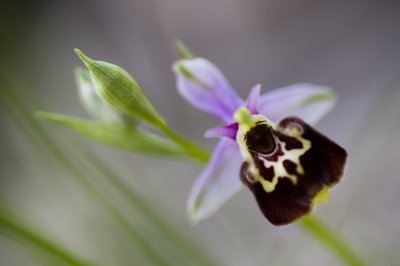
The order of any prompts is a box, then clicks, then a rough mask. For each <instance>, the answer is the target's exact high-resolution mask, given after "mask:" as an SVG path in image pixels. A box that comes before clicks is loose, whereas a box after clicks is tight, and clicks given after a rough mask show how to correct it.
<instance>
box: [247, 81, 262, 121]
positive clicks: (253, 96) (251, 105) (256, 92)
mask: <svg viewBox="0 0 400 266" xmlns="http://www.w3.org/2000/svg"><path fill="white" fill-rule="evenodd" d="M260 92H261V85H260V84H257V85H255V86H254V87H253V88H252V89H251V90H250V93H249V97H248V98H247V101H246V107H247V109H249V111H250V112H251V113H252V114H257V113H259V104H260Z"/></svg>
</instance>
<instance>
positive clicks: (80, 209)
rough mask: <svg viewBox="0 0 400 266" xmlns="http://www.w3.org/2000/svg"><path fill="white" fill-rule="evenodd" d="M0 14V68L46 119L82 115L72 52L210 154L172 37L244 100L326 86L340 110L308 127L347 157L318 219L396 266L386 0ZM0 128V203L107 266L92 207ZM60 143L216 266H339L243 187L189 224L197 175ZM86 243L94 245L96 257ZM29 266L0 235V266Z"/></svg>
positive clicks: (40, 7) (398, 230)
mask: <svg viewBox="0 0 400 266" xmlns="http://www.w3.org/2000/svg"><path fill="white" fill-rule="evenodd" d="M0 5H1V6H0V22H1V24H0V31H1V32H0V48H1V50H0V60H1V61H0V64H1V65H2V67H4V68H6V69H7V70H8V71H10V72H11V73H13V75H15V76H16V77H17V78H18V79H19V80H20V81H21V83H23V84H25V85H26V86H27V87H28V88H29V89H30V90H31V91H32V92H33V93H34V94H35V95H36V97H37V98H39V99H40V100H41V101H43V102H44V103H45V104H46V105H47V107H48V108H49V110H50V111H55V112H59V113H65V114H70V115H75V116H81V117H88V116H87V114H86V113H85V112H84V110H83V108H82V107H80V103H79V100H78V97H77V94H76V88H75V83H74V78H73V67H74V66H76V65H80V66H81V65H82V64H81V62H80V61H79V60H78V58H77V57H76V56H75V54H74V53H73V48H75V47H76V48H79V49H81V50H82V51H84V52H85V53H86V54H87V55H88V56H90V57H92V58H94V59H102V60H105V61H109V62H113V63H115V64H118V65H120V66H122V67H124V68H125V69H126V70H127V71H128V72H130V73H132V74H133V75H134V76H135V77H136V79H137V80H138V81H139V83H140V84H141V85H142V87H143V88H144V90H145V93H146V95H147V96H148V97H149V98H150V99H151V101H152V102H153V104H154V105H155V106H156V108H157V109H158V110H159V111H160V112H161V113H162V114H163V115H164V116H165V117H166V118H167V120H168V121H169V123H170V124H171V125H173V126H174V127H175V128H176V130H177V131H179V132H180V133H182V134H184V135H185V136H187V137H189V138H192V139H193V140H195V141H197V142H199V143H200V144H201V145H203V146H205V147H208V148H210V149H211V148H212V147H213V145H214V144H215V141H214V140H208V139H203V137H202V136H203V132H204V131H205V130H206V129H207V128H209V127H212V126H215V125H216V124H217V123H218V121H216V120H215V119H214V118H211V117H209V116H208V115H206V114H204V113H201V112H199V111H197V110H195V109H193V108H192V107H191V106H189V105H188V104H187V103H186V102H185V101H184V100H183V99H182V98H180V97H179V96H178V94H177V93H176V91H175V87H174V86H175V84H174V76H173V74H172V72H171V70H170V66H171V63H173V62H174V60H176V56H175V54H174V53H173V51H172V49H171V44H172V41H173V39H174V38H179V39H181V40H183V41H184V42H185V43H187V44H188V46H189V47H191V48H192V50H193V51H194V52H195V53H196V54H197V55H201V56H202V57H205V58H208V59H210V60H211V61H213V62H214V63H215V64H216V65H217V66H218V67H219V68H220V69H221V70H222V71H223V72H224V73H225V75H226V76H227V78H228V79H229V80H230V82H231V84H232V85H233V86H234V87H235V89H236V90H237V91H238V92H239V94H240V95H241V96H243V97H245V96H246V95H247V93H248V90H249V89H250V88H251V87H252V86H253V85H254V84H256V83H261V84H262V85H263V91H264V92H265V91H267V90H271V89H274V88H278V87H281V86H286V85H290V84H292V83H297V82H310V83H317V84H323V85H328V86H330V87H332V88H334V89H335V91H336V92H337V94H338V98H339V101H338V104H337V106H336V108H335V109H334V111H332V112H331V113H330V114H329V115H328V116H327V117H326V119H323V120H322V122H321V123H320V124H319V125H318V127H317V128H318V129H319V130H320V131H322V132H324V133H325V134H327V135H328V136H330V137H331V138H332V139H333V140H335V141H336V142H338V143H339V144H341V145H342V146H344V147H346V148H347V150H348V152H349V162H348V165H347V169H346V174H345V176H344V177H343V180H342V182H341V183H340V185H338V186H337V187H335V188H334V189H333V190H332V195H331V196H332V197H331V200H330V201H329V202H328V203H327V204H324V205H320V206H318V207H317V208H316V212H317V213H318V214H319V216H320V217H322V218H323V219H324V220H325V221H327V222H328V223H329V224H330V225H331V226H332V227H333V228H334V229H335V230H337V231H338V233H340V234H341V235H343V237H344V238H345V239H346V240H347V241H348V243H349V245H351V246H353V247H354V249H355V250H356V251H357V252H359V253H360V254H362V255H363V256H364V258H366V259H367V261H368V263H369V265H398V264H399V263H400V262H399V260H400V255H399V253H398V251H399V247H400V223H399V219H400V208H399V206H400V197H399V196H398V189H400V177H399V171H400V165H399V158H400V141H399V137H398V136H399V131H400V119H399V117H400V79H399V78H400V75H399V73H400V72H399V70H400V52H399V47H400V3H399V2H398V1H395V0H393V1H390V0H382V1H378V0H375V1H372V0H364V1H362V0H358V1H357V0H355V1H316V0H292V1H289V0H284V1H282V0H280V1H279V0H264V1H263V0H219V1H212V0H202V1H194V0H193V1H192V0H187V1H184V0H130V1H129V0H115V1H106V0H98V1H95V0H83V1H76V0H75V1H63V0H57V1H44V0H43V1H39V0H37V1H22V0H2V1H1V2H0ZM0 119H1V121H0V123H1V126H0V128H1V131H0V134H1V135H0V136H1V138H0V145H1V150H2V152H1V153H0V160H1V161H0V185H1V187H0V193H1V197H2V198H6V199H8V200H9V201H11V202H13V203H14V204H15V205H16V206H19V207H20V208H22V209H25V210H28V212H29V215H30V217H32V219H33V221H35V222H36V223H37V224H40V225H42V227H43V228H46V230H48V231H49V232H51V233H52V234H54V235H55V236H57V237H58V239H60V240H61V241H62V242H63V243H66V244H68V245H71V246H72V247H74V249H75V250H77V251H80V252H82V253H83V252H86V253H89V254H92V256H94V257H98V258H103V259H104V261H105V262H107V251H105V250H112V249H113V248H116V246H113V245H114V244H115V243H117V242H118V240H117V239H115V240H114V241H115V242H113V241H111V240H110V241H108V240H107V239H105V238H104V239H102V236H101V233H98V234H96V236H95V237H94V236H93V234H91V232H92V231H95V232H104V230H107V229H106V228H107V225H106V224H102V222H101V220H98V219H95V218H93V217H97V216H96V215H97V214H96V209H95V207H93V206H92V205H91V204H90V203H88V202H90V201H88V200H87V199H86V198H85V196H83V195H81V194H80V193H78V192H76V188H74V185H73V184H72V181H69V180H68V178H67V177H65V178H62V177H63V176H64V173H62V172H59V171H58V169H57V168H55V167H54V166H53V165H52V164H49V162H48V160H46V158H45V157H43V156H39V155H40V150H37V148H36V147H35V146H34V145H32V144H31V142H30V140H29V138H26V136H25V135H23V133H22V132H21V130H20V128H19V127H18V126H16V125H15V123H14V121H13V120H12V119H11V117H10V116H9V114H7V113H4V110H3V109H2V113H1V114H0ZM71 135H73V136H74V137H75V138H77V139H79V140H80V141H81V142H82V143H83V144H84V145H86V146H88V147H90V148H91V149H93V150H94V151H95V152H96V153H97V154H99V155H100V156H101V157H102V158H103V159H104V160H105V161H107V163H108V165H109V166H111V167H112V168H114V169H116V170H117V172H118V173H120V174H121V175H122V176H123V177H124V179H125V181H126V182H127V184H129V185H130V186H132V187H136V188H138V189H139V190H140V191H141V192H142V194H143V196H144V197H146V198H147V199H148V200H149V201H152V202H154V203H155V204H156V205H157V206H159V207H160V208H161V209H163V211H164V212H165V213H167V214H168V216H170V217H169V218H170V219H171V220H172V221H174V223H176V224H177V225H179V226H180V227H181V228H182V230H183V231H184V232H185V233H186V234H188V235H191V236H192V237H194V238H196V239H198V242H199V243H201V244H202V245H203V246H204V247H205V248H206V249H207V250H208V251H209V252H210V253H211V254H212V255H213V256H214V257H215V258H217V259H218V260H219V261H220V262H221V263H222V264H223V265H304V266H310V265H311V266H312V265H338V264H337V262H336V261H335V260H334V259H333V258H332V257H331V256H330V255H329V254H328V253H327V252H326V251H325V250H324V249H323V248H322V247H320V246H319V244H318V243H316V242H315V241H314V240H312V239H311V238H310V237H309V236H308V235H307V234H305V233H304V232H303V231H301V230H300V229H299V228H298V227H297V226H296V225H290V226H286V227H278V228H277V227H273V226H272V225H270V224H268V223H267V222H266V221H265V220H264V219H263V217H262V215H261V213H260V212H259V210H258V208H257V206H256V204H255V202H254V200H253V196H252V195H251V194H250V193H249V192H247V191H246V190H243V191H242V192H241V193H239V194H238V195H237V196H235V197H234V198H233V200H231V201H230V202H229V203H228V204H227V205H226V206H225V207H223V209H222V210H221V211H220V212H219V213H218V214H217V215H215V216H213V217H212V218H211V219H209V220H207V221H205V222H202V223H201V224H199V225H198V226H196V227H191V226H190V225H189V223H188V222H187V219H186V212H185V203H186V197H187V195H188V192H189V190H190V187H191V184H192V182H193V181H194V179H195V177H196V175H197V173H198V172H199V171H200V169H201V168H200V166H197V165H194V164H190V163H185V162H174V161H165V160H160V159H154V158H148V157H144V156H141V155H136V154H131V153H127V152H124V151H119V150H116V149H113V148H109V147H103V146H101V145H98V144H95V143H92V142H90V141H86V140H84V139H83V138H80V137H79V136H77V135H75V134H71ZM104 223H105V222H104ZM106 242H107V243H108V244H105V243H106ZM93 243H102V244H101V245H102V247H103V249H99V248H97V247H96V246H95V245H93ZM125 248H126V249H127V250H129V248H127V247H125ZM118 249H119V248H118ZM110 252H111V251H110ZM22 253H24V252H22ZM30 263H32V262H31V261H30V260H29V257H25V256H23V255H21V252H20V250H19V248H17V247H16V246H14V245H13V244H12V243H10V242H9V241H6V240H5V239H2V238H0V265H30ZM106 264H107V263H106ZM108 265H112V262H109V264H108Z"/></svg>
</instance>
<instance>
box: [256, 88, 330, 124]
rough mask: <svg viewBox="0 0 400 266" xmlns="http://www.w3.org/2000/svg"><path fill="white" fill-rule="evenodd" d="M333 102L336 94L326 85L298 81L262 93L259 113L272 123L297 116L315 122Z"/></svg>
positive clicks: (325, 112)
mask: <svg viewBox="0 0 400 266" xmlns="http://www.w3.org/2000/svg"><path fill="white" fill-rule="evenodd" d="M335 103H336V95H335V93H334V92H333V91H332V90H331V89H329V88H328V87H325V86H320V85H314V84H307V83H299V84H294V85H291V86H288V87H284V88H280V89H277V90H273V91H270V92H267V93H265V94H263V95H262V96H261V98H260V113H261V114H263V115H264V116H266V117H267V118H268V119H269V120H271V121H272V122H273V123H278V122H279V121H280V120H282V119H283V118H285V117H288V116H297V117H299V118H301V119H302V120H304V121H305V122H307V123H309V124H316V123H317V122H318V121H319V120H320V119H321V118H322V117H323V116H324V115H326V114H327V113H328V112H329V111H330V110H332V108H333V107H334V105H335Z"/></svg>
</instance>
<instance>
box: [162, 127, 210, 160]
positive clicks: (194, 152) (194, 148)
mask: <svg viewBox="0 0 400 266" xmlns="http://www.w3.org/2000/svg"><path fill="white" fill-rule="evenodd" d="M160 130H161V131H162V132H163V133H164V134H165V135H166V136H167V137H169V138H170V139H171V140H173V141H174V142H175V143H176V144H178V145H180V146H181V147H182V148H184V149H185V150H186V151H187V153H188V156H189V157H191V158H193V159H195V160H197V161H199V162H200V163H202V164H205V163H207V162H208V159H209V158H210V154H209V152H208V151H207V150H205V149H203V148H202V147H200V146H198V145H197V144H195V143H193V142H190V141H189V140H187V139H185V138H184V137H182V136H180V135H179V134H177V133H175V132H174V131H172V130H171V129H170V128H169V127H168V126H167V125H160Z"/></svg>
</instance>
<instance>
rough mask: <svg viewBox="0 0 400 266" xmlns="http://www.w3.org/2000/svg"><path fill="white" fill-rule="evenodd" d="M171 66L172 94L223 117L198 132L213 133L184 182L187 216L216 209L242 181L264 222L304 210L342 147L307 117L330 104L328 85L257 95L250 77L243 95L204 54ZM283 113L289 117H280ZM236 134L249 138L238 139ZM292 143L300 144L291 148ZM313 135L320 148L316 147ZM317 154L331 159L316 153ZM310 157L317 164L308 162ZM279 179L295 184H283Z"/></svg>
mask: <svg viewBox="0 0 400 266" xmlns="http://www.w3.org/2000/svg"><path fill="white" fill-rule="evenodd" d="M172 68H173V71H174V72H175V74H176V85H177V89H178V91H179V92H180V94H181V95H182V96H183V97H184V98H185V99H186V100H187V101H188V102H189V103H191V104H192V105H193V106H195V107H196V108H198V109H200V110H202V111H204V112H207V113H209V114H212V115H214V116H216V117H217V118H219V119H220V120H222V122H223V123H224V124H223V125H221V126H218V127H215V128H212V129H209V130H207V131H206V133H205V136H206V137H219V138H221V140H220V141H219V142H218V144H217V145H216V147H215V149H214V151H213V153H212V157H211V159H210V161H209V162H208V164H207V165H206V166H205V167H204V169H203V170H202V172H201V173H200V175H199V176H198V178H197V179H196V181H195V183H194V184H193V186H192V189H191V192H190V195H189V199H188V202H187V210H188V213H189V216H190V218H191V221H192V222H193V223H196V222H199V221H201V220H204V219H206V218H208V217H210V216H211V215H212V214H213V213H215V212H216V211H218V209H219V208H220V207H221V206H222V205H223V204H224V203H225V202H226V201H227V200H229V199H230V198H231V197H232V196H233V195H234V194H235V193H237V192H238V191H239V190H240V188H241V187H242V184H241V182H242V183H243V184H244V185H246V186H247V187H248V188H249V189H250V190H251V191H252V192H253V194H254V196H255V198H256V200H257V202H258V204H259V206H260V209H261V211H262V212H263V214H264V216H265V217H266V218H267V219H268V220H269V221H270V222H271V223H273V224H276V225H279V224H286V223H289V222H292V221H294V220H295V219H297V218H299V217H301V216H302V215H304V214H306V213H308V212H309V211H310V210H311V209H312V206H313V205H314V203H316V202H318V201H321V199H323V198H324V197H326V193H325V192H327V189H328V188H329V187H331V186H332V185H333V184H334V183H335V182H337V181H338V180H339V179H340V177H341V174H342V173H343V167H344V163H345V160H346V153H345V151H344V150H343V149H342V148H341V147H340V146H338V145H336V144H334V143H333V142H331V141H330V140H329V139H327V138H326V137H324V136H322V135H321V134H320V133H318V132H317V131H315V130H314V129H313V128H312V127H311V126H310V125H309V124H315V123H316V122H317V121H319V120H320V119H321V118H322V117H323V116H324V115H325V114H327V113H328V112H329V111H330V110H331V109H332V108H333V106H334V104H335V102H336V97H335V94H334V93H333V92H332V90H330V89H329V88H327V87H325V86H320V85H314V84H307V83H301V84H294V85H291V86H288V87H284V88H280V89H277V90H273V91H270V92H267V93H265V94H262V95H260V91H261V85H256V86H254V87H253V88H252V89H251V91H250V94H249V96H248V98H247V100H246V101H244V100H242V99H241V98H240V97H239V96H238V95H237V94H236V92H235V91H234V90H233V89H232V87H231V85H230V84H229V82H228V81H227V79H226V78H225V76H224V75H223V74H222V72H221V71H220V70H219V69H218V68H217V67H216V66H215V65H213V64H212V63H211V62H209V61H207V60H205V59H202V58H194V59H182V60H179V61H177V62H176V63H174V65H173V67H172ZM238 113H239V114H240V113H241V114H242V115H243V114H245V113H247V114H248V115H247V116H246V115H244V116H242V118H243V117H247V118H246V119H248V121H247V120H246V119H245V120H243V121H242V120H240V119H239V120H238V118H237V117H236V118H235V114H236V115H237V114H238ZM288 116H296V117H297V118H293V119H292V120H286V119H285V118H286V117H288ZM254 119H255V120H254ZM282 119H284V120H282ZM297 119H298V120H297ZM252 121H253V122H254V121H256V122H257V121H258V122H259V124H257V123H255V124H252ZM280 121H281V122H280ZM285 121H286V122H285ZM287 121H292V123H287ZM285 125H286V126H285ZM294 128H295V129H296V128H297V129H298V130H300V131H299V132H301V134H297V135H296V134H295V135H293V132H297V131H295V130H294ZM259 132H261V134H259ZM303 133H304V134H305V135H302V134H303ZM242 137H243V138H249V139H252V140H253V142H251V141H247V142H244V141H243V140H241V139H240V138H242ZM307 138H309V139H307ZM303 139H304V140H303ZM313 141H315V142H316V143H317V144H316V145H315V146H313V145H311V144H310V147H307V145H305V144H306V143H311V142H313ZM299 143H300V144H302V145H303V147H300V148H299V146H298V145H299ZM320 143H324V145H325V144H326V147H328V148H327V149H325V148H324V147H321V145H319V144H320ZM296 145H297V146H296ZM296 148H297V150H296ZM306 154H307V156H306ZM309 154H311V157H310V155H309ZM284 158H286V160H285V161H282V159H284ZM324 158H325V159H327V161H328V162H331V163H325V161H321V160H322V159H324ZM332 158H334V159H332ZM331 159H332V160H331ZM277 162H279V163H277ZM303 164H304V166H303ZM312 164H318V167H316V168H313V167H312ZM313 169H314V170H313ZM335 169H337V171H336V172H334V170H335ZM271 171H275V173H273V172H271ZM326 172H329V173H328V174H327V173H326ZM282 173H284V175H282V176H279V174H282ZM318 174H322V177H321V178H322V179H323V180H322V181H321V180H318V179H317V176H318ZM268 178H270V179H271V180H273V181H271V180H268ZM271 182H272V183H271ZM287 183H289V184H292V185H294V186H295V187H294V188H293V187H286V186H288V185H285V184H287ZM296 184H299V186H298V187H297V186H296ZM282 186H283V188H282ZM290 193H293V195H291V194H290ZM277 194H278V196H279V197H277V196H276V195H277ZM296 197H297V198H296ZM290 198H295V200H294V201H290V200H289V199H290ZM299 206H303V208H300V207H299Z"/></svg>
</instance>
